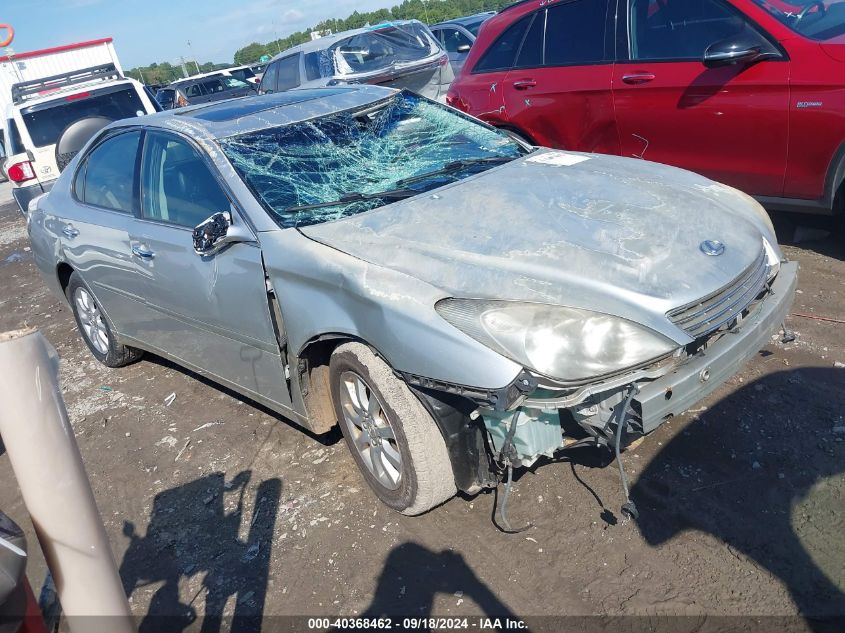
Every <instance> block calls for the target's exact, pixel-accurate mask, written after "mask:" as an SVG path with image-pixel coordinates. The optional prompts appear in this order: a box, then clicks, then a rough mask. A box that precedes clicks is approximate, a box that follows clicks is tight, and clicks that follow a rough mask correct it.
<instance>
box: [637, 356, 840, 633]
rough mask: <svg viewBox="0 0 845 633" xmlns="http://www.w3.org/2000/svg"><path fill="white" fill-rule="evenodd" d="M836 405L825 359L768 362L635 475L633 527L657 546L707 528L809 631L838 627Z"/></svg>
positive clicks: (836, 377) (834, 372)
mask: <svg viewBox="0 0 845 633" xmlns="http://www.w3.org/2000/svg"><path fill="white" fill-rule="evenodd" d="M831 399H835V400H836V402H835V403H833V404H832V403H831V402H830V400H831ZM836 411H839V412H845V370H841V369H833V368H829V369H828V368H802V369H796V370H792V371H780V372H775V373H772V374H769V375H766V376H765V377H763V378H761V379H759V380H757V381H755V382H754V383H751V384H748V385H747V386H744V387H743V388H741V389H739V390H738V391H735V392H734V393H732V394H731V395H729V396H728V397H727V398H724V399H723V400H721V401H719V402H718V403H717V404H716V405H715V406H714V407H713V408H711V409H710V410H708V411H707V412H706V413H704V414H702V415H701V416H700V419H698V420H695V421H693V422H692V423H691V424H689V425H688V426H687V427H686V430H684V431H683V432H682V433H680V434H678V435H677V436H676V437H674V438H673V439H672V441H671V442H670V443H669V444H668V445H667V446H666V447H665V448H664V449H663V450H661V452H660V453H658V454H657V455H656V456H655V458H654V459H653V460H652V461H651V463H650V464H649V465H648V467H647V468H646V470H645V471H643V472H642V473H641V474H640V476H639V478H638V481H637V482H636V484H635V486H634V488H633V490H632V497H633V498H634V499H635V501H636V502H637V504H638V505H639V506H640V514H641V516H640V520H639V527H640V530H641V532H642V535H643V537H644V538H645V539H646V541H647V542H648V543H649V544H650V545H651V546H655V547H656V546H659V545H661V544H662V543H665V542H666V541H668V540H669V539H671V538H673V537H675V536H676V535H678V534H680V533H681V532H684V531H686V530H697V531H700V532H705V533H708V534H712V535H713V536H715V537H716V538H718V539H720V540H721V541H723V542H724V543H725V544H726V545H727V547H728V548H729V549H730V551H731V552H732V553H733V554H734V556H736V557H737V558H740V559H742V558H744V557H747V558H748V559H751V561H753V563H754V564H756V565H757V566H758V567H760V568H762V569H764V570H766V571H768V572H769V573H771V574H773V575H774V576H776V577H778V578H780V579H781V581H782V582H783V583H784V585H785V586H786V588H787V589H788V591H789V593H790V594H791V595H792V598H793V600H794V601H795V604H796V606H797V607H798V610H799V612H800V613H801V614H802V615H803V616H804V618H805V619H806V622H807V624H808V626H809V627H810V628H811V629H812V630H814V631H834V630H836V631H842V630H845V628H839V627H845V594H844V593H843V587H845V476H843V475H845V443H843V440H842V438H843V437H845V435H841V434H839V432H840V431H841V428H839V427H841V426H842V425H843V424H845V422H843V419H842V417H839V418H835V417H833V416H832V414H831V412H836ZM835 427H836V428H835ZM837 535H838V538H836V536H837ZM831 537H833V538H831Z"/></svg>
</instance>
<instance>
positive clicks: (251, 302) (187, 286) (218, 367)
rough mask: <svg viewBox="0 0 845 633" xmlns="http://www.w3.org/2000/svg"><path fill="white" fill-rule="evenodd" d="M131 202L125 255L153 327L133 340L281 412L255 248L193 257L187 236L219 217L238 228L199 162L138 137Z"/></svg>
mask: <svg viewBox="0 0 845 633" xmlns="http://www.w3.org/2000/svg"><path fill="white" fill-rule="evenodd" d="M140 200H141V203H140V218H139V219H137V220H136V221H135V224H134V226H133V229H132V231H131V233H130V236H129V237H130V246H131V252H132V259H133V262H134V264H135V265H137V266H138V267H139V268H140V270H141V273H142V275H143V276H144V280H145V295H144V296H145V299H146V302H147V305H148V307H149V308H150V310H151V312H152V313H153V314H154V315H155V318H154V319H152V320H151V321H150V322H149V323H147V324H145V326H144V327H142V328H140V329H139V330H138V331H137V332H136V333H135V336H137V338H138V339H140V340H142V341H145V342H146V343H147V344H149V345H152V346H153V347H155V348H157V349H159V350H161V351H163V352H165V353H167V354H169V355H170V356H172V357H174V358H176V359H178V360H179V361H180V362H183V363H185V364H186V365H188V366H190V367H193V368H194V369H196V370H197V371H200V372H201V373H204V374H208V375H211V376H214V377H215V378H217V379H219V380H221V381H222V382H224V383H228V384H230V385H232V386H235V387H237V388H240V389H242V390H245V391H247V392H250V393H252V394H255V395H256V396H259V397H263V398H266V399H269V400H272V401H273V402H276V403H279V404H281V405H283V406H290V397H289V394H288V391H287V384H286V382H285V372H284V367H283V363H282V362H281V358H280V353H279V346H278V341H277V339H276V335H275V331H274V329H273V324H272V320H271V317H270V307H269V303H268V298H267V288H266V284H265V276H264V267H263V263H262V258H261V249H260V247H259V246H258V243H257V242H255V243H237V244H230V245H229V246H227V247H225V248H224V249H223V250H221V251H219V252H218V253H217V254H215V255H211V256H200V255H197V254H196V253H195V252H194V250H193V240H192V233H193V228H194V227H195V226H196V225H198V224H200V223H201V222H203V221H204V220H206V219H207V218H208V217H210V216H211V215H213V214H214V213H217V212H220V211H229V212H231V213H232V215H233V218H234V222H235V223H241V224H243V223H244V219H243V217H242V216H241V215H240V214H239V213H238V211H237V209H236V208H235V207H234V206H233V205H232V202H231V201H230V198H229V196H228V194H227V193H226V190H225V188H224V187H223V186H222V184H221V181H220V180H219V179H218V177H217V176H216V171H215V170H214V169H213V167H212V166H211V165H210V163H209V162H207V160H206V159H205V157H204V154H203V153H202V152H201V151H200V150H199V149H198V148H197V147H196V146H194V145H193V144H192V143H191V142H190V141H188V140H187V139H186V138H184V137H181V136H177V135H175V134H170V133H165V132H160V131H149V132H147V134H146V136H145V142H144V151H143V158H142V161H141V178H140Z"/></svg>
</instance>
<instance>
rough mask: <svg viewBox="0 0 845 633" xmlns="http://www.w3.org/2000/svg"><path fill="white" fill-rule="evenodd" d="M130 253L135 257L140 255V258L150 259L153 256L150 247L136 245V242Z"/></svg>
mask: <svg viewBox="0 0 845 633" xmlns="http://www.w3.org/2000/svg"><path fill="white" fill-rule="evenodd" d="M132 254H133V255H135V256H136V257H140V258H141V259H152V258H153V257H155V253H153V252H152V251H151V250H150V249H148V248H144V247H143V246H138V245H137V244H136V245H135V246H133V247H132Z"/></svg>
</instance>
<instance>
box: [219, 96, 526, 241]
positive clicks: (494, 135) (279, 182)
mask: <svg viewBox="0 0 845 633" xmlns="http://www.w3.org/2000/svg"><path fill="white" fill-rule="evenodd" d="M220 145H221V147H222V149H223V151H224V153H225V154H226V156H227V157H228V158H229V160H230V161H231V162H232V164H233V165H234V167H235V169H236V170H237V172H238V174H239V175H240V177H241V178H242V179H243V180H244V182H245V183H246V184H247V186H249V187H250V189H251V190H252V192H253V193H254V194H255V196H256V197H257V198H258V200H259V201H260V202H261V203H262V204H263V205H264V207H265V208H266V209H267V210H268V211H269V212H270V213H271V215H272V216H273V217H274V218H275V219H276V221H277V222H278V223H279V225H280V226H282V227H283V228H287V227H293V226H306V225H309V224H319V223H322V222H329V221H331V220H336V219H339V218H342V217H346V216H349V215H354V214H357V213H362V212H364V211H368V210H370V209H373V208H376V207H380V206H383V205H385V204H389V203H390V202H393V201H395V200H398V199H402V198H407V197H411V196H413V195H416V194H419V193H422V192H424V191H428V190H430V189H433V188H435V187H439V186H441V185H443V184H446V183H449V182H454V181H455V180H460V179H461V178H466V177H467V176H469V175H472V174H474V173H478V172H479V171H483V170H485V169H490V168H491V167H493V166H494V165H496V164H499V163H503V162H509V161H510V160H513V159H514V158H517V157H519V156H521V155H523V154H525V153H526V152H527V150H525V149H524V148H523V147H522V146H521V145H519V144H517V143H516V142H514V141H512V140H511V139H510V138H509V137H508V136H507V135H505V134H503V133H501V132H499V131H497V130H495V129H493V128H490V127H488V126H487V125H484V124H482V123H479V122H477V121H474V120H472V119H470V118H469V117H465V116H464V115H462V114H460V113H458V112H455V111H453V110H451V109H449V108H447V107H445V106H442V105H439V104H436V103H434V102H432V101H429V100H427V99H424V98H422V97H419V96H417V95H413V94H411V93H408V92H402V93H399V94H397V95H396V96H394V97H391V98H390V99H389V100H388V101H386V102H383V103H381V104H377V105H376V106H375V107H374V106H373V105H370V106H368V107H367V108H366V109H363V110H362V109H358V110H348V111H344V112H338V113H335V114H331V115H329V116H324V117H321V118H317V119H312V120H310V121H303V122H300V123H294V124H290V125H285V126H281V127H275V128H269V129H266V130H261V131H258V132H250V133H248V134H242V135H240V136H235V137H229V138H226V139H222V140H221V141H220Z"/></svg>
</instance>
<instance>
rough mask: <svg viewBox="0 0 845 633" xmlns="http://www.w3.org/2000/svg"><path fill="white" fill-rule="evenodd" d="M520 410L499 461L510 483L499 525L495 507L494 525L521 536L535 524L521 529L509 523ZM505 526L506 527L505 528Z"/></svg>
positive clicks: (513, 421) (500, 512) (504, 497)
mask: <svg viewBox="0 0 845 633" xmlns="http://www.w3.org/2000/svg"><path fill="white" fill-rule="evenodd" d="M520 413H521V412H520V410H519V409H517V410H516V413H514V415H513V418H512V419H511V423H510V427H508V432H507V435H505V441H504V443H503V444H502V450H501V451H499V461H500V462H504V463H505V464H506V466H507V470H508V481H507V483H506V484H505V494H504V496H503V497H502V504H501V506H500V507H499V523H501V525H500V524H499V523H496V519H495V517H496V508H495V506H494V507H493V517H494V518H493V525H495V526H496V527H497V528H499V529H500V530H501V531H502V532H504V533H505V534H519V533H520V532H524V531H525V530H527V529H528V528H531V527H534V524H533V523H527V524H526V525H524V526H522V527H520V528H513V527H511V524H510V521H508V497H510V494H511V486H512V485H513V460H514V459H515V458H516V457H517V455H516V449H515V447H514V445H513V436H514V434H515V433H516V423H517V421H518V420H519V414H520ZM496 499H497V501H498V489H497V492H496ZM503 526H504V527H503Z"/></svg>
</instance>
